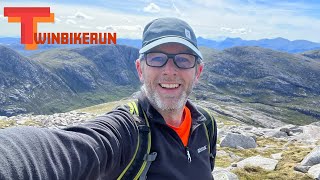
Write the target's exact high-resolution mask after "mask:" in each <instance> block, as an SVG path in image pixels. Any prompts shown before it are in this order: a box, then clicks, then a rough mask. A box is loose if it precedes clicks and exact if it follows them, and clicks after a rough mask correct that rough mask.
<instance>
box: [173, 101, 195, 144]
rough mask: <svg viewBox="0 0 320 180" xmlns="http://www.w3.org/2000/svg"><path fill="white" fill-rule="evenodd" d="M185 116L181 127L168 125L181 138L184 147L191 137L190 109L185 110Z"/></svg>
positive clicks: (185, 108)
mask: <svg viewBox="0 0 320 180" xmlns="http://www.w3.org/2000/svg"><path fill="white" fill-rule="evenodd" d="M183 116H184V119H183V121H182V123H181V124H180V126H179V127H174V126H171V125H170V124H168V126H169V127H170V128H172V129H173V130H174V131H175V132H176V133H177V134H178V135H179V137H180V139H181V141H182V143H183V144H184V146H187V144H188V140H189V135H190V128H191V113H190V110H189V108H187V106H185V107H184V109H183Z"/></svg>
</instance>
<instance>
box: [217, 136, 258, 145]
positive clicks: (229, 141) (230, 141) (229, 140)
mask: <svg viewBox="0 0 320 180" xmlns="http://www.w3.org/2000/svg"><path fill="white" fill-rule="evenodd" d="M220 146H221V147H231V148H239V147H242V148H244V149H249V148H256V147H257V143H256V141H255V140H254V139H253V138H252V137H250V136H245V135H242V134H235V133H228V134H227V136H226V137H225V138H224V139H223V140H222V141H221V143H220Z"/></svg>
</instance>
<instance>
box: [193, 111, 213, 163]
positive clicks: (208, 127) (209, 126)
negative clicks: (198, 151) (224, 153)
mask: <svg viewBox="0 0 320 180" xmlns="http://www.w3.org/2000/svg"><path fill="white" fill-rule="evenodd" d="M197 109H198V110H199V111H200V112H201V114H203V115H204V116H205V117H206V121H205V123H204V128H205V131H206V135H207V139H208V151H209V154H210V159H211V162H212V163H213V162H214V158H215V154H216V150H215V148H214V149H211V147H212V146H211V143H214V144H215V143H216V141H217V137H216V136H217V132H216V130H217V127H216V121H215V119H214V117H213V116H212V115H211V114H210V113H209V111H208V110H207V109H206V108H203V107H201V106H197ZM214 147H215V146H214ZM213 166H214V164H212V168H213Z"/></svg>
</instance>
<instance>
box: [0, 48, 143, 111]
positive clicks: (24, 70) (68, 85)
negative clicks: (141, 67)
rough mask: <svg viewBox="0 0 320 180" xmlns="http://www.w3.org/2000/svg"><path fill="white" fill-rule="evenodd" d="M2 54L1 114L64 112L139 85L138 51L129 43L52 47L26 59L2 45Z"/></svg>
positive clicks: (120, 94)
mask: <svg viewBox="0 0 320 180" xmlns="http://www.w3.org/2000/svg"><path fill="white" fill-rule="evenodd" d="M0 54H1V57H0V75H1V77H0V87H1V96H0V97H1V101H0V115H7V116H10V115H15V114H18V113H27V112H28V113H30V112H33V113H36V114H39V113H40V114H43V113H46V114H48V113H53V112H61V111H67V110H69V109H74V108H78V107H85V106H88V105H92V104H98V103H101V102H105V101H110V100H115V99H118V98H121V97H126V96H128V95H130V94H132V93H133V92H134V91H136V90H137V89H138V86H139V84H140V83H139V80H138V77H137V75H136V74H135V67H134V65H133V64H134V61H135V60H136V59H137V57H138V50H137V49H135V48H131V47H127V46H118V45H117V46H92V47H85V48H79V49H53V50H49V51H46V52H41V53H40V54H37V55H33V56H32V57H30V58H26V57H23V56H21V55H19V54H18V53H17V52H15V51H13V50H11V49H9V48H6V47H3V46H1V51H0ZM132 77H135V78H133V79H132Z"/></svg>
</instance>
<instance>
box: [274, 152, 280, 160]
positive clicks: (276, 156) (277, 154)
mask: <svg viewBox="0 0 320 180" xmlns="http://www.w3.org/2000/svg"><path fill="white" fill-rule="evenodd" d="M281 156H282V153H276V154H271V158H272V159H275V160H280V159H282V157H281Z"/></svg>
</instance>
